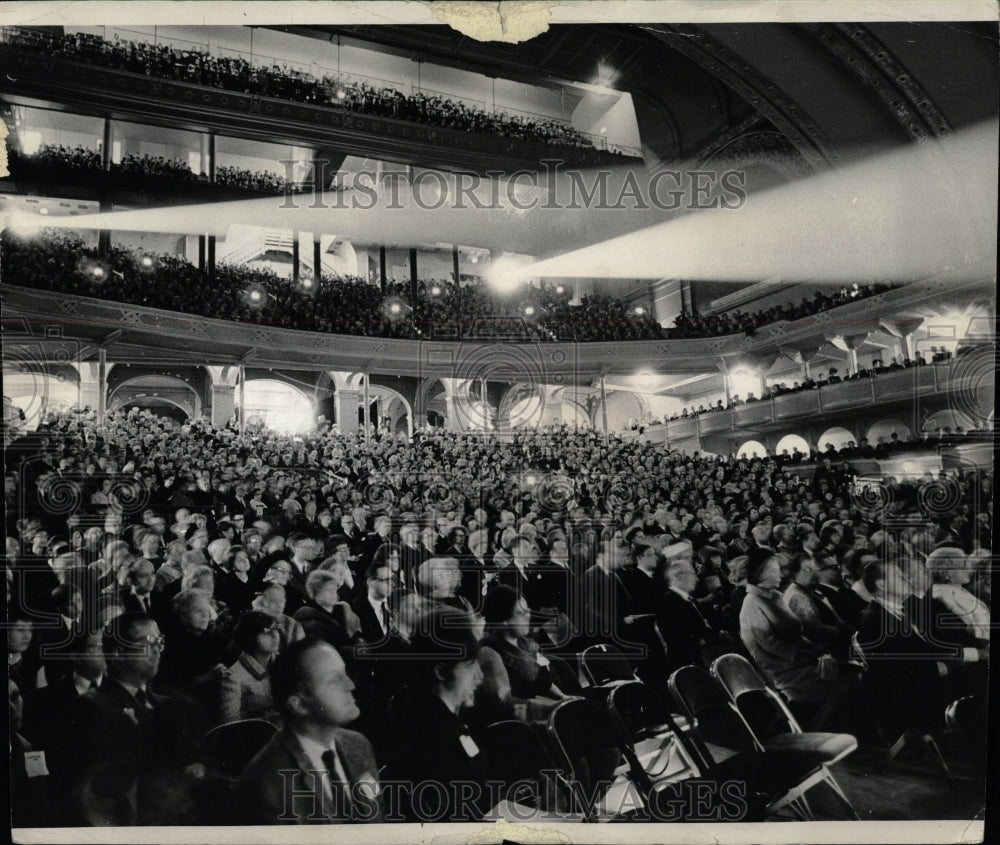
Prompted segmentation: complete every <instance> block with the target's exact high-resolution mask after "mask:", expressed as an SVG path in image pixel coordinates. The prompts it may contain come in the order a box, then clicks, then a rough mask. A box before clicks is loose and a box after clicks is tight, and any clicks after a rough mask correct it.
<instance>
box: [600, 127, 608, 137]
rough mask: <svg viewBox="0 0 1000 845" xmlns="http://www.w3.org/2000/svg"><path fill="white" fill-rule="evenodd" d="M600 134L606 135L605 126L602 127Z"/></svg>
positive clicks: (606, 128) (606, 129)
mask: <svg viewBox="0 0 1000 845" xmlns="http://www.w3.org/2000/svg"><path fill="white" fill-rule="evenodd" d="M601 134H602V135H607V134H608V127H607V126H602V127H601Z"/></svg>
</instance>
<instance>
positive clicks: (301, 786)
mask: <svg viewBox="0 0 1000 845" xmlns="http://www.w3.org/2000/svg"><path fill="white" fill-rule="evenodd" d="M271 687H272V690H273V692H274V701H275V704H277V705H278V707H279V708H280V709H281V711H282V715H283V718H284V728H283V729H282V731H281V732H279V733H278V734H276V735H275V736H274V738H273V739H272V740H271V741H270V742H269V743H268V744H267V745H266V746H264V748H263V749H261V751H260V753H259V754H257V756H256V757H254V759H253V760H252V761H251V762H250V764H249V766H247V769H246V771H245V772H244V773H243V776H242V777H241V778H240V780H239V782H238V783H237V785H236V792H235V795H234V800H233V804H232V817H233V818H232V820H233V822H234V823H236V824H245V825H259V824H337V823H341V822H352V823H358V822H380V821H382V808H381V805H380V803H379V797H378V791H379V786H378V779H377V778H378V768H377V766H376V763H375V753H374V751H373V749H372V745H371V743H370V742H369V741H368V739H367V738H366V737H365V736H364V735H363V734H360V733H358V732H356V731H351V730H347V729H346V728H345V727H344V726H345V725H347V724H350V723H351V722H353V721H354V720H355V719H357V718H358V716H359V715H360V710H359V708H358V705H357V702H356V701H355V700H354V683H353V681H351V679H350V677H349V676H348V675H347V670H346V667H345V666H344V661H343V660H342V659H341V657H340V655H339V654H338V653H337V650H336V649H334V648H333V647H332V646H331V645H329V644H328V643H325V642H323V641H321V640H316V639H312V638H306V639H304V640H299V641H298V642H295V643H292V644H291V645H290V646H288V648H286V649H285V651H283V652H282V653H281V654H280V655H279V656H278V658H277V659H276V660H275V662H274V664H273V665H272V667H271Z"/></svg>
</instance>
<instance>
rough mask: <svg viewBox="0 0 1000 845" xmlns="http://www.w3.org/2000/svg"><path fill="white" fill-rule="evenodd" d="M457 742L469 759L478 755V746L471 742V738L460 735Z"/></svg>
mask: <svg viewBox="0 0 1000 845" xmlns="http://www.w3.org/2000/svg"><path fill="white" fill-rule="evenodd" d="M458 741H459V742H460V743H462V748H464V749H465V753H466V754H468V755H469V756H470V757H475V756H476V755H477V754H478V753H479V746H478V745H476V743H475V742H474V741H473V739H472V737H471V736H469V735H468V734H462V735H461V736H460V737H459V738H458Z"/></svg>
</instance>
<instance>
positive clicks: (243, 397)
mask: <svg viewBox="0 0 1000 845" xmlns="http://www.w3.org/2000/svg"><path fill="white" fill-rule="evenodd" d="M246 426H247V370H246V367H245V366H244V365H243V364H242V363H241V364H240V436H241V437H242V436H243V433H244V432H245V431H246Z"/></svg>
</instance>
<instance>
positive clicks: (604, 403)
mask: <svg viewBox="0 0 1000 845" xmlns="http://www.w3.org/2000/svg"><path fill="white" fill-rule="evenodd" d="M601 424H602V425H603V427H604V445H605V446H606V445H607V444H608V391H607V387H606V386H605V383H604V372H603V370H602V371H601Z"/></svg>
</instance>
